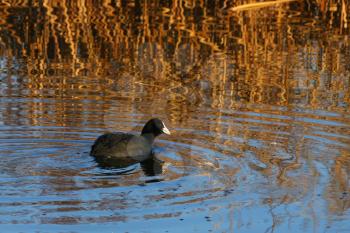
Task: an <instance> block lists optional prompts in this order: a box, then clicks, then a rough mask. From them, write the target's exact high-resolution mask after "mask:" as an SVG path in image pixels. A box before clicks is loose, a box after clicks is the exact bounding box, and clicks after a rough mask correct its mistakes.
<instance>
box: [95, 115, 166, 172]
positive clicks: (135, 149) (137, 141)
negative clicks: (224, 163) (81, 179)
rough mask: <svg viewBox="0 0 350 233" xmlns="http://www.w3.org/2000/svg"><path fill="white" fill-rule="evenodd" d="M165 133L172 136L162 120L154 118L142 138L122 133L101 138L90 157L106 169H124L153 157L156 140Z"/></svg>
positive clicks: (104, 135) (149, 122) (107, 134)
mask: <svg viewBox="0 0 350 233" xmlns="http://www.w3.org/2000/svg"><path fill="white" fill-rule="evenodd" d="M163 133H164V134H170V131H169V130H168V128H167V127H166V126H165V124H164V123H163V122H162V121H161V120H159V119H157V118H153V119H151V120H149V121H148V122H147V123H146V124H145V126H144V127H143V129H142V132H141V135H140V136H137V135H133V134H128V133H122V132H116V133H106V134H103V135H101V136H99V137H98V138H97V139H96V141H95V142H94V144H93V146H92V148H91V152H90V155H92V156H94V157H95V159H96V161H97V162H98V163H100V165H102V166H104V167H106V166H109V167H110V166H113V167H124V166H128V165H130V164H133V163H137V162H142V161H144V160H147V159H149V158H150V157H151V156H152V145H153V142H154V139H155V138H156V137H157V136H159V135H160V134H163Z"/></svg>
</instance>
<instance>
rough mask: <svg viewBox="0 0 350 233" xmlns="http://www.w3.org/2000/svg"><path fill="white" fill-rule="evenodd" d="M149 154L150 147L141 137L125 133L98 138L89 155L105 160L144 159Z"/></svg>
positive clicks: (107, 134) (109, 134)
mask: <svg viewBox="0 0 350 233" xmlns="http://www.w3.org/2000/svg"><path fill="white" fill-rule="evenodd" d="M150 153H151V145H149V144H148V143H147V141H146V140H145V139H144V138H143V137H142V136H135V135H132V134H127V133H120V132H116V133H106V134H103V135H101V136H100V137H98V138H97V139H96V141H95V143H94V144H93V146H92V148H91V152H90V154H91V155H92V156H94V157H96V158H105V159H109V158H112V159H133V160H135V161H140V160H143V159H146V158H147V156H149V154H150Z"/></svg>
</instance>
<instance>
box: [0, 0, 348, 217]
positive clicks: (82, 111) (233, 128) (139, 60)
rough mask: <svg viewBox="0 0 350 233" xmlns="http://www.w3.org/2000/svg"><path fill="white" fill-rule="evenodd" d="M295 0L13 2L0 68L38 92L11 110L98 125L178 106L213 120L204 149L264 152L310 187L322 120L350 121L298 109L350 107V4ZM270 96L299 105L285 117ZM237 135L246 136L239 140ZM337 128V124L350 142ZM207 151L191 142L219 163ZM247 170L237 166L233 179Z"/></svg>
mask: <svg viewBox="0 0 350 233" xmlns="http://www.w3.org/2000/svg"><path fill="white" fill-rule="evenodd" d="M286 1H288V2H286ZM286 1H283V2H284V3H283V4H278V5H276V4H272V3H268V4H269V5H268V7H266V8H261V9H259V10H256V11H255V10H247V11H232V9H236V10H237V8H234V7H238V6H242V7H243V6H246V7H248V6H249V7H256V6H261V5H256V2H251V1H246V0H240V1H228V0H221V1H191V0H174V1H161V3H156V2H153V1H149V0H146V1H91V0H76V1H66V0H65V1H62V0H53V1H48V0H44V1H29V2H26V1H8V0H7V1H2V3H0V59H1V60H0V65H1V69H2V70H6V71H7V73H1V74H0V75H1V76H0V81H1V83H0V85H2V87H3V88H2V90H0V92H1V94H2V95H3V96H8V97H18V98H28V99H30V100H31V101H26V102H24V105H25V107H23V106H22V107H20V106H21V105H20V104H19V103H16V102H10V103H8V104H7V105H6V106H7V107H6V109H5V111H4V112H3V113H2V115H3V118H4V119H2V121H3V122H5V124H9V125H10V124H17V125H21V124H24V123H23V122H22V121H24V120H23V118H24V117H25V118H26V119H29V121H30V122H29V123H26V124H30V125H33V126H77V127H88V126H89V125H88V123H90V124H91V122H96V123H95V125H93V126H94V127H96V126H98V127H99V128H113V127H114V125H112V126H110V125H107V126H106V125H103V124H104V123H103V122H104V120H105V119H114V118H115V117H119V115H117V114H122V113H125V115H123V116H121V117H124V118H127V119H128V118H130V116H133V117H134V116H135V115H137V114H141V113H143V114H144V115H157V114H166V116H167V117H168V120H169V121H170V122H171V123H173V125H180V126H181V127H183V128H187V129H192V128H195V127H197V129H200V130H202V131H205V132H211V133H212V134H211V135H207V134H205V135H200V136H198V135H196V137H197V138H195V139H197V140H199V141H200V140H202V143H199V142H197V144H200V146H201V147H202V148H205V149H208V150H209V149H213V148H215V149H216V151H219V152H220V153H222V154H225V155H230V156H231V157H234V158H237V159H239V158H241V157H244V156H247V157H248V155H252V156H253V157H254V158H255V159H256V160H257V161H256V163H251V164H250V165H249V166H250V168H251V170H254V171H257V172H258V173H259V174H262V175H263V176H266V177H269V176H271V175H273V174H275V179H276V183H277V184H278V185H280V186H282V187H297V188H300V189H301V192H302V193H304V192H305V190H302V189H306V188H305V187H307V186H309V185H310V186H312V183H316V182H317V180H318V179H319V178H320V174H318V173H317V172H315V170H312V169H315V168H314V165H312V162H310V161H307V159H304V158H305V157H307V156H308V153H309V151H307V150H306V149H305V148H306V147H307V146H310V145H311V144H312V142H313V140H315V139H313V138H312V137H316V136H318V135H316V134H317V133H315V131H317V130H316V129H319V128H322V129H325V130H324V131H325V132H327V133H330V134H331V133H332V132H333V131H335V132H334V133H337V132H338V133H339V131H342V132H343V131H346V129H343V128H346V127H343V128H341V127H340V126H339V127H338V126H334V127H333V126H328V125H322V123H318V122H320V121H322V120H324V121H327V120H330V119H331V120H332V117H329V116H327V117H325V116H317V115H312V114H304V115H302V114H299V115H298V110H299V108H300V107H305V108H307V109H311V110H318V109H320V110H330V111H335V112H339V113H346V112H348V110H347V109H348V107H349V105H350V81H349V73H350V66H349V60H350V53H349V51H350V44H349V37H348V34H349V32H350V31H349V25H348V23H349V20H350V14H349V11H350V5H349V4H348V2H347V1H345V0H330V1H329V0H316V1H289V0H286ZM246 4H255V5H246ZM265 6H267V5H266V4H265ZM238 9H239V8H238ZM241 9H242V8H241ZM16 78H17V79H16ZM15 79H16V80H15ZM119 104H120V105H119ZM145 104H146V105H147V106H145ZM244 104H247V105H248V106H250V107H249V108H247V107H246V105H244ZM255 104H260V106H263V107H264V109H259V108H257V107H256V105H255ZM271 106H274V107H280V108H283V109H284V110H283V111H284V113H291V116H289V115H287V116H280V115H282V114H281V111H278V110H273V109H272V108H271ZM23 109H24V110H23ZM203 109H209V110H203ZM200 111H204V112H205V111H208V112H205V113H206V114H207V115H205V114H203V115H205V117H208V118H209V120H207V121H205V122H204V120H203V121H201V120H202V119H198V118H199V116H198V114H197V113H198V112H200ZM225 111H226V112H225ZM230 111H231V112H230ZM87 112H88V113H87ZM108 112H112V113H115V114H116V115H117V116H114V115H113V116H112V115H109V114H108ZM242 112H250V113H254V114H255V115H247V114H246V115H245V114H244V113H242ZM292 113H294V115H293V114H292ZM259 114H260V115H259ZM264 114H265V115H264ZM72 116H74V117H72ZM276 116H277V117H276ZM278 116H280V118H278ZM137 117H138V116H136V117H135V118H137ZM202 117H203V116H202ZM273 117H275V118H273ZM72 118H74V119H72ZM139 118H140V117H139ZM271 118H272V119H273V120H271ZM310 118H312V120H314V121H315V122H312V123H310V122H308V121H307V120H308V119H310ZM193 119H195V120H197V122H196V121H195V120H193ZM227 119H230V120H231V121H230V120H227ZM232 119H233V120H232ZM301 119H302V120H301ZM336 120H337V119H336ZM336 120H335V122H336V123H339V124H340V123H344V124H348V123H349V122H348V119H347V118H344V119H343V122H341V121H342V120H339V121H340V122H337V121H336ZM87 122H88V123H87ZM198 122H199V123H198ZM120 127H123V126H120ZM254 127H255V128H254ZM259 127H260V128H259ZM264 130H265V131H264ZM332 130H333V131H332ZM320 131H321V130H320ZM271 132H273V133H271ZM279 133H280V134H279ZM345 133H349V132H345ZM178 135H179V137H178V138H177V139H175V138H173V140H174V141H176V140H177V141H176V142H183V141H182V139H181V136H184V138H190V139H193V138H192V137H193V135H191V134H186V133H183V132H179V133H178ZM222 135H226V136H228V137H227V138H223V137H222ZM238 137H239V138H240V139H241V141H238V139H237V141H234V140H233V139H234V138H238ZM307 137H309V138H307ZM331 137H332V136H329V135H327V136H325V138H326V139H329V140H333V141H335V142H337V143H343V144H346V143H347V142H348V141H346V139H339V138H335V139H334V138H331ZM310 138H311V139H310ZM253 139H255V140H257V141H259V140H260V142H264V143H266V144H265V145H260V144H259V143H257V142H255V141H254V140H253ZM342 140H343V141H342ZM203 141H205V142H206V143H203ZM185 143H188V144H190V143H189V142H186V141H185ZM309 144H310V145H309ZM221 146H222V147H221ZM232 148H234V149H236V150H234V151H233V150H232ZM189 150H190V149H189ZM186 152H187V151H186ZM310 153H311V152H310ZM348 153H349V151H345V152H343V154H341V155H336V156H335V157H336V159H335V161H334V164H333V165H332V169H331V171H330V173H331V174H330V176H331V179H332V181H331V182H330V184H329V187H328V188H329V192H328V193H329V196H327V198H328V199H329V209H331V210H332V211H333V212H342V211H344V210H347V209H349V201H348V200H349V198H348V197H345V196H344V198H343V199H340V198H339V197H338V196H337V197H335V196H332V195H335V193H345V194H343V195H349V191H350V190H349V183H348V180H349V167H350V166H349V155H348ZM202 154H205V153H202ZM202 154H201V155H200V156H199V155H198V154H197V155H193V158H192V159H193V161H192V162H193V163H194V164H196V165H197V163H198V167H203V168H205V167H209V168H207V169H208V170H210V171H211V169H212V170H215V171H216V170H219V169H220V166H219V165H217V163H216V162H217V161H211V162H212V166H211V167H210V166H207V165H208V163H206V162H208V161H207V159H206V158H204V157H202V156H203V155H202ZM285 155H289V157H288V156H285ZM196 156H197V157H196ZM184 157H185V156H184ZM303 159H304V160H306V161H303ZM169 160H170V159H169ZM172 163H173V164H175V165H179V164H181V163H180V162H178V161H176V160H174V161H172ZM305 164H306V165H305ZM310 167H311V168H310ZM239 169H240V168H237V167H234V168H231V170H230V171H229V172H227V171H225V173H226V174H230V176H229V177H230V178H231V177H234V176H235V175H236V174H238V173H239ZM275 169H276V170H277V171H275ZM309 169H311V171H310V173H311V174H312V175H313V176H312V178H310V177H308V175H309V174H310V173H309ZM301 170H302V171H308V172H304V173H302V172H301ZM316 170H317V169H316ZM213 173H214V172H213ZM300 173H302V174H300ZM217 174H219V175H222V173H220V171H218V172H217ZM291 174H293V175H294V176H293V175H291ZM177 175H178V174H177ZM174 176H175V175H174ZM223 182H227V184H232V180H228V181H226V180H225V181H223ZM230 182H231V183H230ZM90 185H91V186H96V187H99V186H100V185H102V184H100V183H98V182H96V183H93V181H91V184H90ZM105 185H106V184H105ZM109 185H110V184H109ZM112 185H115V183H113V184H112ZM298 185H300V186H298ZM292 198H293V197H290V199H292ZM175 214H176V213H175ZM176 216H177V215H176ZM158 217H162V216H158V215H149V216H146V218H158ZM62 221H66V220H62Z"/></svg>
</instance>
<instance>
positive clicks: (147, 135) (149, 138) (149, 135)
mask: <svg viewBox="0 0 350 233" xmlns="http://www.w3.org/2000/svg"><path fill="white" fill-rule="evenodd" d="M141 136H142V137H144V138H145V139H146V140H147V141H148V142H149V143H150V144H153V142H154V139H155V138H156V136H155V135H154V134H153V133H142V134H141Z"/></svg>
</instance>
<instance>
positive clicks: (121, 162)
mask: <svg viewBox="0 0 350 233" xmlns="http://www.w3.org/2000/svg"><path fill="white" fill-rule="evenodd" d="M95 161H96V162H97V164H98V166H99V167H100V168H103V169H106V170H108V171H106V172H103V175H127V174H130V173H133V171H135V170H136V169H137V168H138V166H137V164H138V163H140V165H141V169H142V171H143V173H144V174H145V176H148V177H153V176H159V175H162V173H163V164H164V161H162V160H160V159H158V158H157V157H156V156H155V154H154V153H152V155H151V156H150V157H149V158H148V159H147V160H144V161H142V162H137V161H135V160H132V159H115V158H113V159H97V158H95ZM161 180H162V179H159V178H157V179H151V180H147V181H146V183H151V182H159V181H161Z"/></svg>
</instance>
